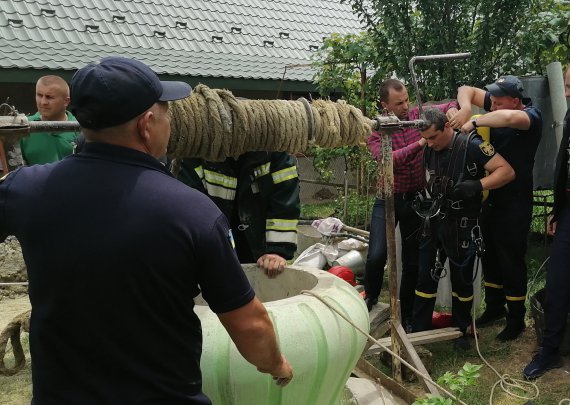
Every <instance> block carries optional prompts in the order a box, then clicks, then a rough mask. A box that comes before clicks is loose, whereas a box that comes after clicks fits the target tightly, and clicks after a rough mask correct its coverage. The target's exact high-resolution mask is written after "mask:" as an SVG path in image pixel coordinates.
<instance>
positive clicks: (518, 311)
mask: <svg viewBox="0 0 570 405" xmlns="http://www.w3.org/2000/svg"><path fill="white" fill-rule="evenodd" d="M507 306H508V308H509V313H508V314H507V326H505V329H503V330H502V331H501V332H500V333H499V334H498V335H497V339H498V340H500V341H501V342H507V341H509V340H515V339H516V338H518V337H519V336H520V334H521V333H522V332H523V331H524V329H525V327H526V325H525V323H524V314H525V312H526V308H525V306H524V301H507Z"/></svg>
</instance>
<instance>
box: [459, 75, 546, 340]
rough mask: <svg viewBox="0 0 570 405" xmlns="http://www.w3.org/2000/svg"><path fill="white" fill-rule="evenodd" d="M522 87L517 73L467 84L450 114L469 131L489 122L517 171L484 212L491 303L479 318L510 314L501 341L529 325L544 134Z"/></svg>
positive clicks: (487, 300) (479, 322) (493, 318)
mask: <svg viewBox="0 0 570 405" xmlns="http://www.w3.org/2000/svg"><path fill="white" fill-rule="evenodd" d="M523 91H524V88H523V85H522V83H521V81H520V80H519V79H518V78H517V77H515V76H512V75H507V76H503V77H500V78H499V79H498V80H497V81H496V82H495V83H492V84H490V85H488V86H486V91H485V90H483V89H478V88H475V87H469V86H462V87H460V88H459V90H458V93H457V101H458V102H459V105H460V106H461V110H459V112H458V113H457V114H456V115H457V116H454V117H452V118H451V120H452V125H453V126H454V128H461V130H462V131H463V132H465V133H469V132H470V131H472V130H473V129H474V128H476V127H477V126H484V127H490V128H491V143H492V144H493V146H494V147H495V148H496V150H497V152H499V153H500V154H501V155H502V156H503V157H504V158H505V159H506V160H507V162H509V164H510V165H511V166H512V167H513V169H515V173H516V179H515V180H514V181H513V182H512V183H509V184H508V185H507V186H506V187H501V188H499V189H497V190H493V191H492V192H490V193H489V198H488V199H487V200H486V201H485V204H484V206H483V213H482V215H481V229H482V231H483V238H484V239H485V241H486V245H487V247H486V249H485V254H484V255H483V257H482V259H481V260H482V263H483V276H484V279H485V304H486V308H485V312H484V313H483V314H482V315H481V316H480V317H479V318H477V320H476V321H475V322H476V323H477V327H484V326H486V325H489V324H491V323H492V322H494V321H496V320H498V319H501V318H504V317H505V316H506V319H507V323H506V326H505V328H504V329H503V330H502V331H501V332H499V334H498V335H497V339H498V340H500V341H509V340H513V339H516V338H517V337H518V336H519V335H520V334H521V332H522V331H523V330H524V329H525V322H524V316H525V312H526V309H525V299H526V293H527V266H526V261H525V254H526V249H527V239H528V234H529V231H530V223H531V220H532V191H533V174H532V173H533V167H534V155H535V153H536V149H537V148H538V144H539V142H540V138H541V136H542V116H541V112H540V110H539V109H538V108H536V107H534V106H533V105H532V102H531V100H530V99H529V98H526V97H524V96H523ZM472 105H476V106H478V107H482V108H484V109H485V110H486V111H490V112H489V113H487V114H484V115H482V116H480V117H478V118H477V119H475V120H471V119H469V118H468V117H469V115H470V114H471V106H472ZM507 235H508V236H507ZM505 303H506V306H507V308H508V311H506V310H505Z"/></svg>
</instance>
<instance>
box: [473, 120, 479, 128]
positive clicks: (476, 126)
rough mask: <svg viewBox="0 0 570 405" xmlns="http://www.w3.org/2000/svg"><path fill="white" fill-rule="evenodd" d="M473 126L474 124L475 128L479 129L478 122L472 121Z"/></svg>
mask: <svg viewBox="0 0 570 405" xmlns="http://www.w3.org/2000/svg"><path fill="white" fill-rule="evenodd" d="M471 124H473V128H479V125H477V120H471Z"/></svg>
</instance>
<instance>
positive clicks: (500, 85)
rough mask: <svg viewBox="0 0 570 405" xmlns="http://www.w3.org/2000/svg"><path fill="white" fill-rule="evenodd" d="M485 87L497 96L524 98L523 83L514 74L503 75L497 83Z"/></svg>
mask: <svg viewBox="0 0 570 405" xmlns="http://www.w3.org/2000/svg"><path fill="white" fill-rule="evenodd" d="M485 88H486V89H487V91H488V92H489V93H491V95H492V96H495V97H505V96H510V97H515V98H521V99H522V98H523V91H524V87H523V84H522V82H521V81H520V79H519V78H518V77H516V76H513V75H507V76H501V77H499V78H498V79H497V81H496V82H495V83H493V84H489V85H487V86H485Z"/></svg>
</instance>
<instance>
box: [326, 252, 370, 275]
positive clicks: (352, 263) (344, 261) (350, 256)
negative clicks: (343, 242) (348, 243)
mask: <svg viewBox="0 0 570 405" xmlns="http://www.w3.org/2000/svg"><path fill="white" fill-rule="evenodd" d="M366 254H367V253H366V251H359V250H349V251H348V252H347V253H346V254H344V255H343V256H341V257H339V258H338V259H336V260H335V261H334V262H332V265H333V266H346V267H349V268H350V269H351V270H352V271H353V273H354V274H356V275H361V274H364V266H365V264H366Z"/></svg>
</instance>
